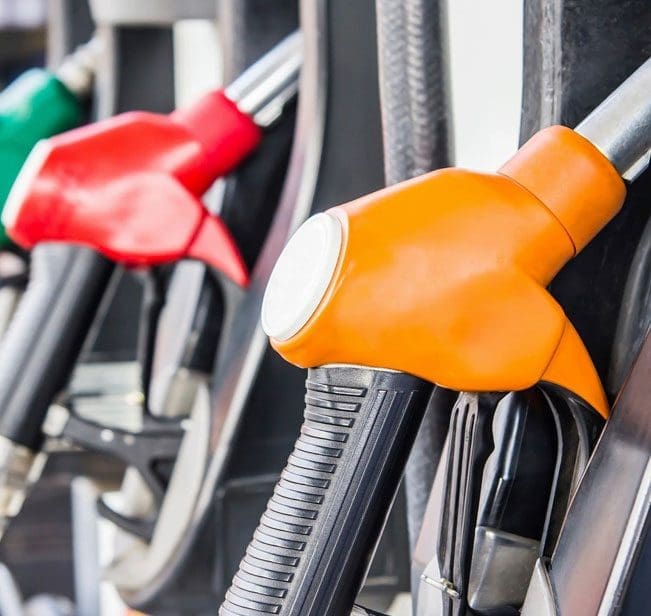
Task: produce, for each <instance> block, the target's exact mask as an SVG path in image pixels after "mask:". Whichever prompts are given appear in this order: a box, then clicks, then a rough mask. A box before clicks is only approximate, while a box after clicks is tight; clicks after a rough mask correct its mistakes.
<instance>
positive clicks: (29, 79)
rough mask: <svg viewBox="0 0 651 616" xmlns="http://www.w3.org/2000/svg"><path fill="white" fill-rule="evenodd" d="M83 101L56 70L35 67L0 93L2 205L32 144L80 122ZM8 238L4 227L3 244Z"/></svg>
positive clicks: (0, 240) (0, 241)
mask: <svg viewBox="0 0 651 616" xmlns="http://www.w3.org/2000/svg"><path fill="white" fill-rule="evenodd" d="M82 119H83V109H82V105H81V103H80V101H79V100H78V99H77V97H76V96H74V95H73V94H72V93H71V92H70V91H69V90H68V88H66V86H65V85H63V84H62V83H61V81H59V79H57V77H55V76H54V75H53V74H52V73H50V72H48V71H46V70H43V69H31V70H29V71H27V72H26V73H24V74H23V75H21V76H20V77H19V78H18V79H16V81H14V82H13V83H12V84H11V85H9V86H8V87H7V88H6V89H5V90H4V91H3V92H2V93H0V208H1V207H4V204H5V201H6V199H7V196H8V195H9V191H10V190H11V187H12V185H13V183H14V181H15V179H16V177H17V176H18V173H19V172H20V169H21V167H22V166H23V163H24V162H25V159H26V158H27V157H28V155H29V153H30V152H31V150H32V148H33V147H34V145H36V143H37V142H38V141H40V140H41V139H46V138H48V137H51V136H52V135H56V134H58V133H60V132H63V131H65V130H69V129H71V128H74V127H76V126H78V125H79V124H80V123H81V121H82ZM7 242H8V238H7V235H6V232H5V229H4V226H2V227H0V246H2V245H4V244H6V243H7Z"/></svg>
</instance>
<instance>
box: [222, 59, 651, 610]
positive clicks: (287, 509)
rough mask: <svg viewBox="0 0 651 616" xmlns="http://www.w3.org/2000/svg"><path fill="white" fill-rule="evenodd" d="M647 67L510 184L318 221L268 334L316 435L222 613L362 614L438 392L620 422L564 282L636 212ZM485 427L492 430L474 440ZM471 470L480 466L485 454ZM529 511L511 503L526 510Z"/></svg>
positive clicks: (462, 592)
mask: <svg viewBox="0 0 651 616" xmlns="http://www.w3.org/2000/svg"><path fill="white" fill-rule="evenodd" d="M640 70H641V72H639V73H636V75H634V76H633V77H632V78H631V81H627V82H626V83H625V84H623V85H622V86H621V88H620V89H619V90H618V92H616V93H615V94H614V95H613V96H612V97H611V98H610V99H609V100H608V101H606V102H605V103H604V104H603V106H602V107H600V108H598V109H597V110H596V111H595V112H594V114H593V116H591V117H592V118H593V119H591V120H586V123H584V124H583V125H582V127H583V128H581V129H580V131H579V132H575V131H572V130H571V129H569V128H565V127H560V126H557V127H550V128H547V129H544V130H542V131H540V132H539V133H538V134H537V135H535V136H534V137H533V138H532V139H531V140H530V141H529V142H528V143H527V144H525V145H524V146H523V148H522V149H521V150H520V151H519V152H518V153H517V154H516V155H515V156H514V157H513V158H512V159H511V160H510V161H508V162H507V163H506V164H505V165H503V166H502V167H501V168H500V170H499V172H498V173H496V174H493V175H489V174H478V173H472V172H469V171H464V170H460V169H444V170H441V171H436V172H433V173H430V174H427V175H424V176H421V177H418V178H415V179H413V180H409V181H407V182H404V183H402V184H397V185H394V186H392V187H390V188H387V189H385V190H381V191H379V192H377V193H374V194H371V195H368V196H365V197H362V198H360V199H358V200H356V201H353V202H351V203H348V204H346V205H342V206H339V207H335V208H332V209H331V210H328V211H327V212H325V213H320V214H317V215H316V216H313V217H312V218H310V219H309V220H308V221H307V222H305V223H304V224H303V226H302V227H300V228H299V230H298V231H297V232H296V234H295V235H294V236H293V237H292V239H290V241H289V242H288V244H287V246H286V247H285V249H284V251H283V253H282V254H281V256H280V258H279V259H278V262H277V264H276V266H275V268H274V270H273V272H272V274H271V277H270V280H269V284H268V287H267V291H266V293H265V297H264V300H263V306H262V324H263V328H264V330H265V332H266V333H267V334H268V335H269V337H270V339H271V344H272V346H273V347H274V348H275V349H276V350H277V351H278V352H279V353H280V354H281V355H282V356H283V357H284V358H285V359H286V360H288V361H289V362H291V363H293V364H295V365H297V366H300V367H305V368H308V375H307V382H306V398H305V401H306V406H305V412H304V423H303V427H302V428H301V433H300V436H299V438H298V440H297V441H296V445H295V448H294V451H293V452H292V454H291V455H290V457H289V460H288V463H287V466H286V468H285V470H284V471H283V472H282V474H281V478H280V480H279V482H278V484H277V485H276V488H275V490H274V494H273V496H272V498H271V500H270V501H269V503H268V506H267V510H266V511H265V513H264V514H263V516H262V518H261V520H260V524H259V526H258V529H257V530H256V532H255V535H254V538H253V540H252V542H251V543H250V544H249V547H248V549H247V551H246V555H245V556H244V558H243V560H242V562H241V564H240V568H239V570H238V572H237V573H236V575H235V577H234V579H233V582H232V585H231V587H230V589H229V590H228V592H227V594H226V600H225V602H224V603H223V604H222V606H221V609H220V614H221V615H222V616H231V615H235V614H241V613H244V612H246V613H247V614H258V613H259V614H267V613H278V614H283V616H339V615H340V614H344V613H349V611H350V610H351V608H352V606H353V603H354V599H355V596H356V593H357V591H358V589H359V588H360V586H361V583H362V581H363V578H364V575H365V572H366V565H367V564H368V558H369V556H370V554H371V553H372V550H373V548H374V546H375V544H376V541H377V540H378V538H379V534H380V530H381V528H382V525H383V521H384V519H385V517H386V515H387V512H388V510H389V507H390V503H391V502H392V498H393V495H394V494H395V492H396V490H397V488H398V485H399V481H400V477H401V474H402V471H403V470H404V465H405V463H406V460H407V457H408V455H409V451H410V448H411V445H412V443H413V439H414V437H415V435H416V432H417V429H418V426H419V424H420V421H421V419H422V417H423V415H424V412H425V409H426V407H427V405H428V403H430V400H431V396H432V394H433V393H434V394H436V387H437V386H442V387H444V388H447V389H452V390H456V391H460V392H464V391H472V392H485V395H486V396H488V398H487V400H488V402H489V403H490V404H492V405H493V406H494V404H495V400H496V399H499V398H501V397H503V395H504V392H508V391H522V390H528V389H530V388H532V387H534V386H535V385H537V384H539V383H541V382H544V383H548V384H550V387H552V388H557V389H558V390H559V391H562V392H565V395H566V396H568V397H569V398H570V399H572V400H575V401H581V404H582V405H584V406H585V408H587V409H589V413H590V414H591V417H593V418H596V419H597V420H599V415H601V416H602V417H606V416H607V415H608V404H607V402H606V398H605V395H604V393H603V388H602V386H601V383H600V381H599V378H598V376H597V373H596V370H595V368H594V366H593V364H592V361H591V359H590V356H589V354H588V352H587V350H586V349H585V347H584V345H583V343H582V341H581V339H580V338H579V336H578V334H577V332H576V330H575V329H574V327H573V326H572V324H571V323H570V322H569V320H568V319H567V317H566V316H565V314H564V312H563V310H562V308H561V307H560V305H559V304H558V303H557V302H556V301H555V300H554V299H553V298H552V297H551V295H550V294H549V293H548V292H547V290H546V286H547V285H548V284H549V282H550V281H551V280H552V279H553V277H554V276H555V275H556V274H557V273H558V271H559V270H560V269H561V267H562V266H563V265H564V264H565V263H566V262H567V261H568V260H569V259H571V258H572V257H573V256H574V255H575V254H576V253H577V252H578V251H579V250H581V249H582V248H583V247H584V246H585V245H586V244H587V243H588V242H589V241H590V240H591V239H592V237H594V235H596V234H597V233H598V232H599V230H600V229H601V228H602V227H603V226H604V225H605V224H606V223H607V222H608V221H609V220H610V219H611V218H612V217H613V216H614V215H615V214H616V213H617V211H619V209H620V208H621V207H622V204H623V202H624V197H625V192H626V190H625V185H624V182H623V181H622V175H626V174H628V172H629V170H630V169H631V167H632V166H634V165H635V161H637V160H639V159H640V157H644V155H645V152H648V144H649V131H648V122H649V112H650V111H651V109H650V108H649V106H648V104H646V105H644V104H642V103H644V100H643V99H644V97H645V96H648V93H649V91H650V90H649V88H648V87H646V86H647V84H648V79H649V75H648V73H649V70H651V66H650V65H649V63H647V64H645V65H644V66H643V67H642V68H641V69H640ZM640 84H642V85H640ZM640 88H642V91H639V89H640ZM633 92H635V97H634V96H633V94H632V93H633ZM634 98H635V100H638V101H641V104H640V106H639V109H641V110H640V111H639V113H638V112H637V111H636V114H637V115H636V120H635V122H634V125H635V126H638V127H641V130H643V131H644V133H645V134H644V135H643V136H635V137H634V135H633V134H632V133H631V135H630V136H629V137H627V138H625V139H620V140H618V139H617V135H618V129H617V127H616V126H614V125H613V123H612V122H610V121H608V122H607V121H606V120H605V119H604V118H613V117H616V116H617V114H618V113H619V114H623V115H622V116H621V117H622V118H623V117H624V115H625V114H626V113H627V109H629V110H631V107H630V106H629V104H628V102H627V101H630V100H632V99H634ZM625 103H626V104H625ZM608 108H610V110H609V111H607V109H608ZM634 108H635V109H638V106H637V105H635V106H634ZM617 110H618V111H617ZM627 121H628V120H627V119H623V120H622V122H623V124H621V125H620V126H621V127H622V128H621V130H623V131H625V132H626V131H628V130H629V127H628V124H627ZM599 125H602V126H606V127H607V128H606V129H603V130H601V131H597V129H596V127H597V126H599ZM608 127H610V128H608ZM645 127H646V128H645ZM581 131H583V134H581ZM590 134H592V135H593V137H592V138H593V139H594V140H595V143H594V144H593V143H592V142H591V141H590V139H589V138H586V137H587V136H588V135H590ZM610 143H618V144H620V145H618V146H617V147H614V146H612V147H611V146H610V145H609V144H610ZM478 395H484V394H483V393H480V394H478ZM471 406H472V405H470V403H468V404H464V405H463V409H462V411H461V412H460V415H459V416H460V417H463V418H469V420H468V421H467V422H462V423H460V424H459V426H458V430H456V432H455V434H456V435H460V437H459V439H457V441H458V442H456V441H455V443H451V444H450V446H451V447H457V446H462V445H464V443H465V444H467V445H468V449H467V451H466V453H468V452H470V455H479V453H480V450H481V446H482V445H485V444H486V443H487V442H488V441H487V440H486V439H487V438H490V426H489V423H488V422H486V421H483V423H478V422H476V421H475V422H473V418H472V417H471V416H470V415H469V409H470V407H471ZM477 408H479V407H477ZM516 411H517V412H516ZM595 411H596V412H595ZM525 414H526V412H520V410H519V409H515V410H513V412H510V413H509V414H507V417H508V418H511V419H512V420H513V422H516V423H517V421H519V418H522V417H524V416H525ZM566 415H570V412H569V411H568V412H567V413H566ZM483 416H484V414H482V413H481V412H479V414H478V417H483ZM464 421H465V420H464ZM480 426H484V428H486V427H487V426H488V435H487V433H486V431H481V434H480V433H477V435H476V439H475V436H472V437H471V438H470V441H473V439H475V440H474V441H473V442H470V441H468V439H467V438H463V435H464V434H465V435H466V436H468V435H469V434H470V432H471V431H472V430H473V429H475V431H480ZM544 434H546V432H545V433H544ZM509 438H510V436H509V435H506V436H505V438H504V442H505V443H508V442H510V441H509ZM540 442H542V441H540ZM504 449H505V450H508V447H505V448H504ZM459 460H460V464H461V466H460V467H459V468H460V469H461V470H464V468H465V467H464V466H463V465H464V464H465V465H467V463H469V462H468V461H469V458H468V455H465V456H461V457H460V458H459ZM503 467H504V468H507V467H508V465H502V466H500V465H497V466H496V470H494V472H493V475H494V476H495V477H496V478H497V479H496V481H495V482H494V483H495V484H498V483H499V477H501V475H500V473H501V470H502V468H503ZM509 468H510V467H509ZM539 470H540V473H541V476H543V477H548V474H549V473H548V471H549V469H547V468H541V469H539ZM451 477H452V480H455V478H456V483H454V481H452V483H450V484H449V487H450V490H449V491H448V493H446V494H447V496H446V498H450V499H456V500H455V502H459V503H462V502H476V496H477V494H478V493H477V492H476V491H475V492H473V494H466V493H465V492H464V491H465V490H466V488H468V489H471V490H476V487H475V488H473V487H472V486H469V485H468V484H467V483H465V482H464V480H463V479H462V478H461V479H460V475H459V474H456V475H454V474H453V475H451ZM480 479H481V478H480ZM457 491H461V492H463V493H461V492H460V493H457ZM521 506H522V503H519V504H518V503H511V502H509V503H508V512H509V514H511V513H512V512H514V511H515V512H516V514H517V512H518V511H520V512H521V511H522V510H521ZM518 507H520V509H518ZM465 519H466V518H460V519H459V520H458V523H462V522H463V521H464V520H465ZM455 523H456V522H455ZM451 525H452V523H451ZM512 528H514V527H512V526H509V527H508V530H509V531H510V530H512ZM498 530H500V531H501V530H503V529H501V528H499V529H498ZM518 553H519V554H520V553H521V552H518ZM527 556H528V553H525V554H524V557H527ZM525 560H526V558H525ZM525 560H523V561H522V562H525ZM455 562H456V561H455ZM526 562H528V561H526ZM487 571H488V570H487ZM488 572H489V573H490V572H492V570H491V571H488ZM498 579H499V576H498ZM434 582H435V583H436V584H438V587H439V588H438V589H439V591H440V592H443V593H445V596H446V602H447V603H446V605H450V603H449V602H450V601H452V602H456V603H454V605H456V606H457V607H455V608H454V609H455V610H456V609H457V608H458V605H459V603H458V602H459V601H466V599H467V596H466V594H467V587H466V586H462V585H458V584H457V582H458V580H456V579H454V580H441V581H440V582H439V581H437V580H434ZM477 596H478V597H479V595H477ZM492 607H493V606H491V608H492ZM451 613H457V612H451ZM459 613H461V612H459Z"/></svg>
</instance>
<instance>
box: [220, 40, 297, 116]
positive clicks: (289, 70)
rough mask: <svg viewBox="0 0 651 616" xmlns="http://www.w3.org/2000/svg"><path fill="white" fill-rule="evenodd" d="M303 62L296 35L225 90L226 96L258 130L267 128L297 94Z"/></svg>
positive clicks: (274, 49) (283, 41)
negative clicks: (250, 118) (249, 118)
mask: <svg viewBox="0 0 651 616" xmlns="http://www.w3.org/2000/svg"><path fill="white" fill-rule="evenodd" d="M302 62H303V43H302V37H301V33H300V32H295V33H294V34H290V35H289V36H288V37H286V38H285V39H283V40H282V41H281V42H280V43H278V45H276V47H274V48H273V49H272V50H271V51H269V52H268V53H267V54H266V55H264V56H263V57H262V58H261V59H260V60H258V61H257V62H256V63H255V64H253V65H252V66H251V67H250V68H248V69H246V70H245V71H244V72H243V73H242V74H241V75H240V76H239V77H238V78H237V79H236V80H235V81H233V83H231V84H230V85H229V86H228V87H227V88H226V90H225V94H226V96H228V98H230V99H231V100H232V101H233V102H235V103H236V104H237V107H238V109H239V110H240V111H242V112H243V113H246V114H248V115H250V116H251V117H252V118H253V120H254V121H255V123H256V124H257V125H258V126H261V127H263V128H264V127H267V126H269V125H271V124H272V123H273V122H274V121H275V120H276V119H277V118H278V117H279V116H280V115H281V113H282V111H283V108H284V106H285V105H286V104H287V102H288V101H289V100H291V98H292V97H293V96H294V95H295V94H296V92H297V90H298V75H299V72H300V69H301V64H302Z"/></svg>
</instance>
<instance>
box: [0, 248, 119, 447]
mask: <svg viewBox="0 0 651 616" xmlns="http://www.w3.org/2000/svg"><path fill="white" fill-rule="evenodd" d="M113 269H114V266H113V265H112V264H111V263H110V262H109V261H107V260H106V259H104V258H103V257H101V256H100V255H98V254H97V253H95V252H93V251H91V250H89V249H86V248H78V247H73V246H68V245H63V244H40V245H39V246H37V247H36V248H34V250H33V251H32V257H31V274H30V281H29V283H28V286H27V290H26V291H25V294H24V296H23V298H22V300H21V302H20V305H19V307H18V309H17V311H16V314H15V315H14V317H13V319H12V321H11V324H10V325H9V328H8V330H7V332H6V333H5V335H4V337H3V339H2V342H1V343H0V435H2V436H4V437H6V438H7V439H9V440H11V441H13V442H14V443H18V444H20V445H23V446H25V447H27V448H29V449H32V450H37V449H38V448H39V447H40V444H41V441H42V433H41V429H42V424H43V420H44V419H45V415H46V413H47V410H48V408H49V406H50V404H51V403H52V402H53V400H54V398H55V396H56V395H57V394H58V393H59V392H60V391H61V389H63V387H64V386H65V385H66V383H67V381H68V379H69V378H70V374H71V372H72V369H73V368H74V365H75V363H76V361H77V357H78V355H79V353H80V351H81V348H82V345H83V343H84V340H85V339H86V336H87V334H88V331H89V329H90V327H91V324H92V322H93V319H94V317H95V314H96V312H97V309H98V307H99V303H100V301H101V300H102V297H103V295H104V291H105V290H106V288H107V286H108V282H109V278H110V276H111V273H112V272H113Z"/></svg>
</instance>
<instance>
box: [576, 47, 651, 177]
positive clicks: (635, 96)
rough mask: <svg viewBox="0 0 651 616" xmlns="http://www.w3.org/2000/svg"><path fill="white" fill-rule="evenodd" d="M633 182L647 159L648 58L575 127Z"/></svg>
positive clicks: (650, 114)
mask: <svg viewBox="0 0 651 616" xmlns="http://www.w3.org/2000/svg"><path fill="white" fill-rule="evenodd" d="M575 130H576V132H577V133H579V134H580V135H583V136H584V137H585V138H586V139H588V140H589V141H591V142H592V143H593V144H594V145H595V146H596V147H597V148H598V149H599V150H600V151H601V152H602V153H603V154H604V156H606V157H607V158H608V160H610V162H612V163H613V165H614V167H615V168H616V169H617V171H619V173H620V174H621V176H622V177H623V178H624V179H625V180H634V179H635V178H636V177H637V176H638V175H640V173H642V171H644V170H645V169H646V168H647V167H648V166H649V157H650V156H651V58H650V59H648V60H647V61H646V62H645V63H644V64H643V65H642V66H640V68H638V69H637V70H636V71H635V72H634V73H633V74H632V75H631V76H630V77H629V78H628V79H627V80H626V81H624V83H622V85H620V86H619V87H618V88H617V89H616V90H615V91H614V92H613V93H612V94H611V95H610V96H609V97H608V98H607V99H606V100H605V101H603V103H601V104H600V105H599V106H598V107H597V108H596V109H595V110H594V111H593V112H592V113H591V114H590V115H589V116H588V117H587V118H586V119H585V120H583V121H582V122H581V123H580V124H579V125H578V126H577V127H576V128H575Z"/></svg>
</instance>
